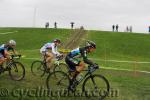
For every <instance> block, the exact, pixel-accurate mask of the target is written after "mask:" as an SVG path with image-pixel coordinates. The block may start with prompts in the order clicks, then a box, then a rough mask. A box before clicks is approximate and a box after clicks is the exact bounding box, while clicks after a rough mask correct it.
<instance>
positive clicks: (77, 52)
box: [70, 48, 80, 57]
mask: <svg viewBox="0 0 150 100" xmlns="http://www.w3.org/2000/svg"><path fill="white" fill-rule="evenodd" d="M70 54H71V56H72V57H74V56H77V55H80V50H79V48H77V49H74V50H72V51H71V52H70Z"/></svg>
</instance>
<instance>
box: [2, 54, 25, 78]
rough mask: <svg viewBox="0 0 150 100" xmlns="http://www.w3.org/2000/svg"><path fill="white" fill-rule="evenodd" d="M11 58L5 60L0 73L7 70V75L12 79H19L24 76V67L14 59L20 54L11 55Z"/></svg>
mask: <svg viewBox="0 0 150 100" xmlns="http://www.w3.org/2000/svg"><path fill="white" fill-rule="evenodd" d="M10 57H11V59H10V60H8V61H6V65H5V66H3V65H2V66H3V67H2V66H1V70H0V74H2V73H4V72H5V71H8V72H9V76H10V77H11V79H12V80H15V81H20V80H22V79H23V78H24V77H25V67H24V65H23V64H22V63H20V62H18V61H16V59H20V58H21V55H11V56H10Z"/></svg>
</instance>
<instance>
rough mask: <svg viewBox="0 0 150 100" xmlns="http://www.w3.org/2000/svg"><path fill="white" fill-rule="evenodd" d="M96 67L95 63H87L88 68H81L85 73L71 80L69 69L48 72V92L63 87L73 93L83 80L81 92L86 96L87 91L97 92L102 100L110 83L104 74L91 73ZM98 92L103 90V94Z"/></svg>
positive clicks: (97, 67)
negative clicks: (66, 70)
mask: <svg viewBox="0 0 150 100" xmlns="http://www.w3.org/2000/svg"><path fill="white" fill-rule="evenodd" d="M97 69H99V66H98V65H97V64H95V65H89V66H88V69H86V70H83V71H85V72H86V74H85V75H84V76H83V77H82V78H80V79H79V80H77V79H74V80H72V79H71V78H70V71H68V72H67V73H65V72H63V71H55V72H53V73H49V75H48V77H47V79H46V85H47V88H48V90H49V91H50V92H51V91H57V90H62V89H63V90H67V91H71V92H73V93H75V91H76V87H77V86H78V85H79V84H81V83H82V82H83V84H82V93H84V94H85V96H86V97H88V96H89V95H88V93H89V91H93V92H97V93H99V94H98V95H99V96H100V99H101V100H102V99H104V98H105V97H106V96H107V95H108V94H109V90H110V85H109V82H108V80H107V79H106V78H105V77H104V76H102V75H100V74H93V72H95V71H96V70H97ZM79 75H80V74H79ZM100 92H103V93H104V94H100Z"/></svg>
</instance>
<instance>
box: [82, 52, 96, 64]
mask: <svg viewBox="0 0 150 100" xmlns="http://www.w3.org/2000/svg"><path fill="white" fill-rule="evenodd" d="M81 56H82V57H83V61H84V62H85V63H86V64H89V65H93V62H92V61H91V60H89V59H88V58H87V52H86V51H85V50H83V51H82V50H81Z"/></svg>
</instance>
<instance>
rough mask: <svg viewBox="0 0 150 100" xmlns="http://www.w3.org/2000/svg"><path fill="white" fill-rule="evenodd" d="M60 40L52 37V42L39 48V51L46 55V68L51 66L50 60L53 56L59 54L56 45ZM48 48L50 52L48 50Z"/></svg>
mask: <svg viewBox="0 0 150 100" xmlns="http://www.w3.org/2000/svg"><path fill="white" fill-rule="evenodd" d="M60 43H61V41H60V40H59V39H54V40H53V42H48V43H46V44H44V46H43V47H42V48H41V49H40V53H41V54H42V56H43V57H45V56H46V62H47V65H48V68H47V69H48V70H50V67H51V60H52V59H53V57H54V56H60V55H61V54H60V53H59V52H58V51H57V46H58V45H60ZM48 50H50V52H49V51H48Z"/></svg>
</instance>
